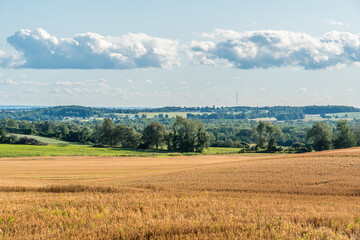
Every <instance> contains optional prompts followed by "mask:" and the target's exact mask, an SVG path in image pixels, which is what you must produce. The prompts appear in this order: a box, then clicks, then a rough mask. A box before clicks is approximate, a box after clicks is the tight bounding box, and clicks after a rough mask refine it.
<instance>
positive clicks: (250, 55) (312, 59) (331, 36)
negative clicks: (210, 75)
mask: <svg viewBox="0 0 360 240" xmlns="http://www.w3.org/2000/svg"><path fill="white" fill-rule="evenodd" d="M203 37H205V38H208V41H192V42H191V43H190V44H189V46H188V53H189V56H190V57H191V58H192V59H193V60H195V62H198V63H200V64H205V65H215V64H217V63H221V62H225V63H226V64H227V65H230V66H232V67H234V68H237V69H254V68H262V69H267V68H278V67H289V66H290V67H301V68H304V69H331V68H339V67H345V66H349V65H352V64H357V63H359V62H360V34H351V33H346V32H336V31H333V32H328V33H326V34H324V35H323V36H322V37H313V36H310V35H308V34H305V33H295V32H290V31H274V30H263V31H249V32H244V33H239V32H235V31H232V30H221V29H217V30H215V31H214V32H213V33H210V34H203Z"/></svg>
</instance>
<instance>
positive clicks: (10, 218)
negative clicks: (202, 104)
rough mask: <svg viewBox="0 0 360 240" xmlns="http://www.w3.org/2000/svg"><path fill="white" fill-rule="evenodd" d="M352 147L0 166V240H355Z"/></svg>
mask: <svg viewBox="0 0 360 240" xmlns="http://www.w3.org/2000/svg"><path fill="white" fill-rule="evenodd" d="M359 199H360V149H359V148H353V149H346V150H336V151H325V152H318V153H307V154H298V155H275V154H273V155H259V154H249V155H200V156H188V157H166V158H149V157H146V158H145V157H68V156H67V157H31V158H7V159H6V158H4V159H0V238H4V239H169V238H171V239H195V238H197V239H215V238H218V239H277V238H280V239H359V238H360V237H359V236H360V202H359Z"/></svg>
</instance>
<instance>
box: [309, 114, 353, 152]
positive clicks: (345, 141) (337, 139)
mask: <svg viewBox="0 0 360 240" xmlns="http://www.w3.org/2000/svg"><path fill="white" fill-rule="evenodd" d="M306 140H307V141H309V142H310V143H311V144H312V145H313V147H314V149H315V150H317V151H321V150H329V149H332V148H335V149H338V148H350V147H354V146H359V145H360V135H359V132H358V130H357V131H352V130H351V128H350V126H349V125H348V122H347V121H346V120H341V121H339V122H338V123H337V124H336V128H335V131H333V130H332V129H331V127H330V126H329V125H327V124H325V123H324V122H317V123H315V124H314V125H313V126H312V127H311V128H310V129H308V131H307V132H306Z"/></svg>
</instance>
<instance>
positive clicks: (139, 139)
mask: <svg viewBox="0 0 360 240" xmlns="http://www.w3.org/2000/svg"><path fill="white" fill-rule="evenodd" d="M94 139H95V141H96V142H97V143H99V144H102V145H108V146H112V147H125V148H156V149H159V147H165V146H166V147H167V148H168V149H169V150H175V151H182V152H194V151H195V152H202V151H203V150H204V149H205V148H206V147H208V146H209V135H208V133H207V132H206V131H205V128H204V126H203V124H202V123H201V122H198V121H193V120H189V119H185V118H182V117H177V118H176V121H175V123H174V124H173V126H172V129H171V130H170V131H168V130H167V128H166V126H165V125H163V124H160V123H158V122H151V123H150V124H148V125H147V126H146V127H145V128H144V130H143V131H142V133H138V132H136V131H135V130H134V128H132V127H127V126H123V125H120V124H114V123H113V122H112V120H111V119H109V118H106V119H105V120H104V121H103V122H102V124H101V125H99V126H98V127H97V128H96V129H95V132H94Z"/></svg>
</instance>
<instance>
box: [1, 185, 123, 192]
mask: <svg viewBox="0 0 360 240" xmlns="http://www.w3.org/2000/svg"><path fill="white" fill-rule="evenodd" d="M124 191H125V189H119V188H113V187H88V186H81V185H66V186H46V187H20V186H15V187H5V186H4V187H0V192H44V193H80V192H91V193H121V192H124Z"/></svg>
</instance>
